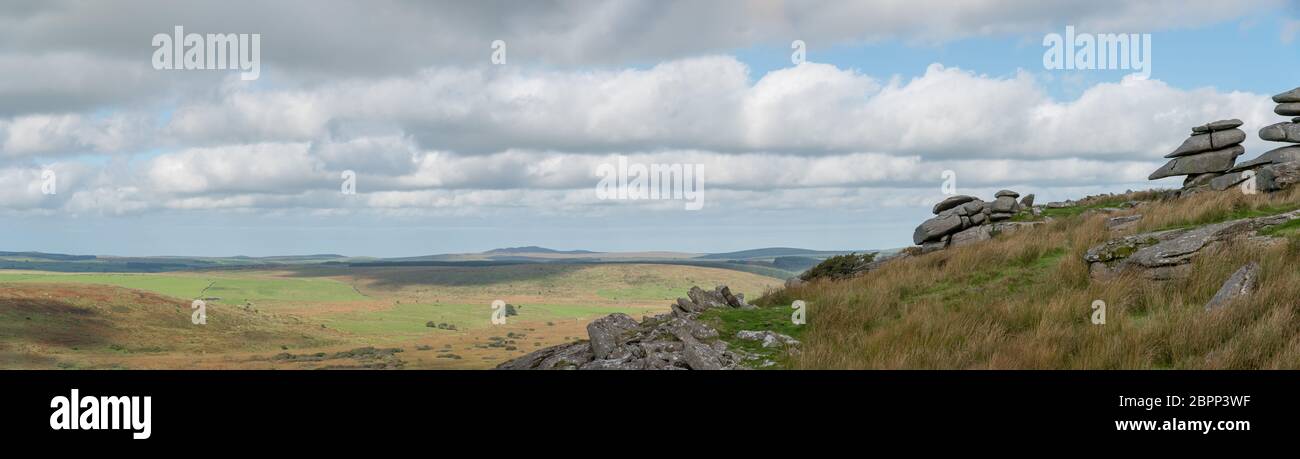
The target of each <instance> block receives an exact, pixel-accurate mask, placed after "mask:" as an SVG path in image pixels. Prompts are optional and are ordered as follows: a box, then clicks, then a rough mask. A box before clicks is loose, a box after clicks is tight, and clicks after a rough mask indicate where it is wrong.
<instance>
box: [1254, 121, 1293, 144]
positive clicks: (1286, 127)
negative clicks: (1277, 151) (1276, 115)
mask: <svg viewBox="0 0 1300 459" xmlns="http://www.w3.org/2000/svg"><path fill="white" fill-rule="evenodd" d="M1259 138H1260V139H1263V140H1271V141H1274V142H1291V143H1300V124H1297V123H1277V124H1271V125H1268V126H1264V127H1262V128H1260V129H1259Z"/></svg>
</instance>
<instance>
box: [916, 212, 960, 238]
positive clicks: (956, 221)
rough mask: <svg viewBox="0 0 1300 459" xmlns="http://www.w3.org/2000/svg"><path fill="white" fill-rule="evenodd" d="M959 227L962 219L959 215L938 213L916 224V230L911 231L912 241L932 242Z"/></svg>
mask: <svg viewBox="0 0 1300 459" xmlns="http://www.w3.org/2000/svg"><path fill="white" fill-rule="evenodd" d="M961 227H962V220H961V216H960V215H957V214H955V213H951V214H944V215H940V216H938V217H934V218H931V219H929V220H926V221H925V222H923V223H921V225H920V226H917V227H916V231H914V232H912V242H913V243H915V244H918V245H919V244H923V243H926V242H933V241H936V240H938V239H939V238H942V237H944V236H946V235H948V234H950V233H952V232H954V231H957V230H959V229H961Z"/></svg>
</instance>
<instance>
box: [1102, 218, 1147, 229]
mask: <svg viewBox="0 0 1300 459" xmlns="http://www.w3.org/2000/svg"><path fill="white" fill-rule="evenodd" d="M1140 221H1142V215H1141V214H1138V215H1125V216H1123V217H1111V218H1108V219H1106V229H1108V230H1111V231H1122V230H1126V229H1129V228H1132V227H1133V226H1134V225H1137V223H1138V222H1140Z"/></svg>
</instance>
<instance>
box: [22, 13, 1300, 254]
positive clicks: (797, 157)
mask: <svg viewBox="0 0 1300 459" xmlns="http://www.w3.org/2000/svg"><path fill="white" fill-rule="evenodd" d="M177 26H182V27H183V28H184V31H185V32H186V33H197V34H227V33H237V34H238V33H243V34H258V36H259V37H260V38H259V39H260V42H259V45H260V46H259V50H260V54H259V59H258V63H259V66H258V67H259V72H258V77H257V78H256V79H251V80H246V79H243V78H241V73H240V71H239V70H225V69H206V70H205V69H187V70H175V69H171V70H169V69H158V68H156V66H155V65H154V64H155V59H156V56H155V52H156V51H157V49H158V47H157V46H155V45H154V44H153V39H154V37H155V35H156V34H168V35H170V34H171V33H172V32H173V31H174V28H175V27H177ZM1067 26H1069V27H1072V28H1073V29H1074V30H1075V31H1076V32H1077V33H1088V34H1107V33H1123V34H1138V35H1139V36H1142V35H1149V36H1150V38H1151V46H1150V48H1149V49H1146V50H1145V51H1148V52H1149V58H1150V59H1149V66H1148V70H1149V75H1147V76H1143V75H1138V74H1136V73H1137V72H1135V71H1134V70H1132V69H1127V70H1126V69H1072V70H1066V69H1049V68H1046V67H1045V65H1044V54H1045V52H1046V51H1047V48H1046V47H1045V46H1044V40H1045V37H1046V36H1047V35H1048V34H1061V35H1064V34H1065V33H1066V27H1067ZM497 40H500V41H501V43H502V44H504V47H503V48H496V47H494V46H493V43H494V42H495V41H497ZM795 41H800V42H802V43H803V45H804V48H803V50H804V53H803V56H804V60H803V61H802V62H799V63H796V62H795V61H796V59H795V57H797V56H795V54H797V50H795V49H792V43H794V42H795ZM1298 41H1300V4H1298V3H1297V2H1295V1H1281V0H1241V1H1237V2H1233V3H1232V5H1231V7H1225V6H1224V5H1223V3H1222V2H1218V1H1200V0H1188V1H1162V0H1154V1H1146V2H1131V1H1122V0H1097V1H1089V2H1064V1H1029V0H1026V1H1012V0H982V1H962V2H944V1H936V0H909V1H905V2H903V1H869V2H823V1H749V2H740V1H716V2H694V1H612V2H588V1H535V2H494V1H481V2H416V1H383V0H380V1H367V2H343V1H308V0H301V1H276V2H256V1H247V2H246V1H238V0H235V1H229V0H227V1H220V2H216V1H213V2H166V1H135V0H127V1H122V2H111V3H110V2H91V1H58V0H55V1H23V0H19V1H6V2H4V3H3V4H0V221H2V222H3V223H0V241H3V242H0V251H28V250H33V251H45V252H63V253H79V254H100V255H132V256H144V255H196V256H233V255H249V256H266V255H293V254H313V253H337V254H344V255H353V256H383V257H395V256H415V255H423V254H433V253H460V252H477V251H482V250H488V249H492V248H498V247H511V246H524V245H539V246H546V247H551V248H556V249H586V250H598V251H645V250H672V251H688V252H724V251H732V250H743V249H750V248H757V247H769V246H784V247H803V248H811V249H822V250H858V249H876V248H892V247H901V246H906V245H909V244H910V242H911V241H910V239H911V234H912V230H913V228H915V227H916V225H918V224H919V223H921V222H922V221H924V220H925V219H926V218H928V217H929V216H930V212H929V209H930V206H932V205H933V204H934V203H935V202H938V201H939V200H942V199H943V198H944V197H945V195H944V194H943V190H944V185H945V178H944V177H945V176H944V172H945V171H951V172H952V173H953V174H954V177H955V181H954V182H953V183H952V184H954V185H955V186H956V191H957V192H958V193H961V194H970V195H975V196H979V197H983V198H985V199H991V198H992V195H993V193H995V192H996V191H997V190H1000V189H1012V190H1015V191H1018V192H1020V193H1021V194H1028V193H1033V194H1035V195H1036V198H1037V200H1038V202H1047V201H1054V200H1065V199H1072V198H1079V197H1082V196H1085V195H1089V194H1097V193H1104V192H1123V191H1126V190H1137V189H1147V188H1153V187H1177V186H1179V185H1180V184H1181V182H1180V181H1179V180H1180V179H1179V178H1171V179H1164V180H1159V181H1148V180H1147V179H1146V177H1147V175H1148V174H1150V172H1151V171H1154V170H1155V169H1156V168H1158V167H1159V166H1160V165H1161V164H1163V162H1164V160H1163V159H1162V157H1163V156H1164V155H1165V154H1166V153H1168V152H1170V151H1172V150H1173V149H1175V148H1176V147H1177V146H1178V145H1179V144H1180V143H1182V141H1183V140H1184V139H1185V138H1186V136H1187V135H1188V133H1189V128H1191V127H1192V126H1195V125H1200V124H1204V123H1206V122H1209V121H1213V120H1217V119H1225V118H1240V119H1241V120H1243V121H1244V122H1245V125H1244V126H1243V129H1245V130H1246V131H1247V133H1248V134H1249V135H1248V139H1247V141H1246V143H1245V147H1246V150H1247V153H1246V156H1244V157H1243V159H1247V158H1252V157H1254V156H1257V155H1258V154H1260V153H1263V152H1265V151H1267V150H1269V149H1271V148H1274V147H1275V146H1276V145H1269V143H1267V142H1263V141H1260V140H1259V139H1258V136H1257V135H1256V131H1257V130H1258V129H1259V128H1261V127H1264V126H1266V125H1269V124H1273V123H1276V122H1281V121H1285V120H1284V119H1283V118H1281V117H1279V116H1277V115H1274V114H1273V113H1272V109H1273V103H1272V102H1271V101H1270V100H1269V96H1271V95H1272V94H1276V93H1280V92H1283V91H1286V90H1289V89H1292V88H1294V87H1296V86H1300V59H1298V58H1300V52H1297V51H1298V48H1297V47H1298V46H1300V43H1298ZM501 49H504V51H505V52H504V60H503V61H502V60H501V59H499V58H500V57H501V55H500V53H499V51H500V50H501ZM494 56H495V57H497V58H498V59H497V60H495V61H494ZM620 157H625V158H627V161H628V162H629V163H632V164H642V165H674V164H676V165H683V166H691V167H698V168H699V169H698V170H701V171H702V173H703V175H702V177H703V179H702V180H701V182H700V183H701V184H702V186H703V189H702V191H701V194H700V196H701V197H702V199H703V201H702V202H703V206H702V208H701V209H699V210H688V209H686V206H684V205H683V204H684V203H683V201H681V200H665V199H659V200H626V199H601V196H600V195H598V193H597V187H598V185H599V182H600V180H601V176H600V175H597V171H598V169H599V168H600V167H601V166H602V165H609V164H617V161H618V158H620ZM345 171H350V172H351V174H352V175H351V176H352V177H354V180H353V181H351V185H349V184H347V183H345V180H344V175H345ZM47 172H48V173H52V177H53V178H54V182H53V185H54V186H53V187H52V188H51V186H50V180H49V177H50V176H51V175H49V174H47ZM348 186H353V187H352V188H351V190H354V191H355V193H346V192H344V190H345V189H346V188H347V187H348Z"/></svg>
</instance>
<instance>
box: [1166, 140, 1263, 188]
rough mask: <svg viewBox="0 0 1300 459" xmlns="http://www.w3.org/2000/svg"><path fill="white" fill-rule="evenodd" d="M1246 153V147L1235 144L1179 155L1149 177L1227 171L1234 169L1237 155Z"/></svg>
mask: <svg viewBox="0 0 1300 459" xmlns="http://www.w3.org/2000/svg"><path fill="white" fill-rule="evenodd" d="M1244 153H1246V149H1245V148H1244V147H1242V146H1241V145H1233V146H1231V147H1228V148H1224V149H1222V150H1215V151H1209V152H1205V153H1199V154H1195V155H1191V156H1181V157H1177V158H1174V159H1171V160H1169V162H1168V163H1166V164H1165V165H1164V166H1162V167H1161V168H1160V169H1156V171H1155V172H1152V173H1151V176H1150V177H1148V179H1149V180H1156V179H1161V178H1165V177H1174V176H1178V175H1192V174H1204V173H1206V172H1226V171H1227V170H1229V169H1232V166H1233V163H1235V162H1236V161H1237V157H1238V156H1241V155H1242V154H1244Z"/></svg>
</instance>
